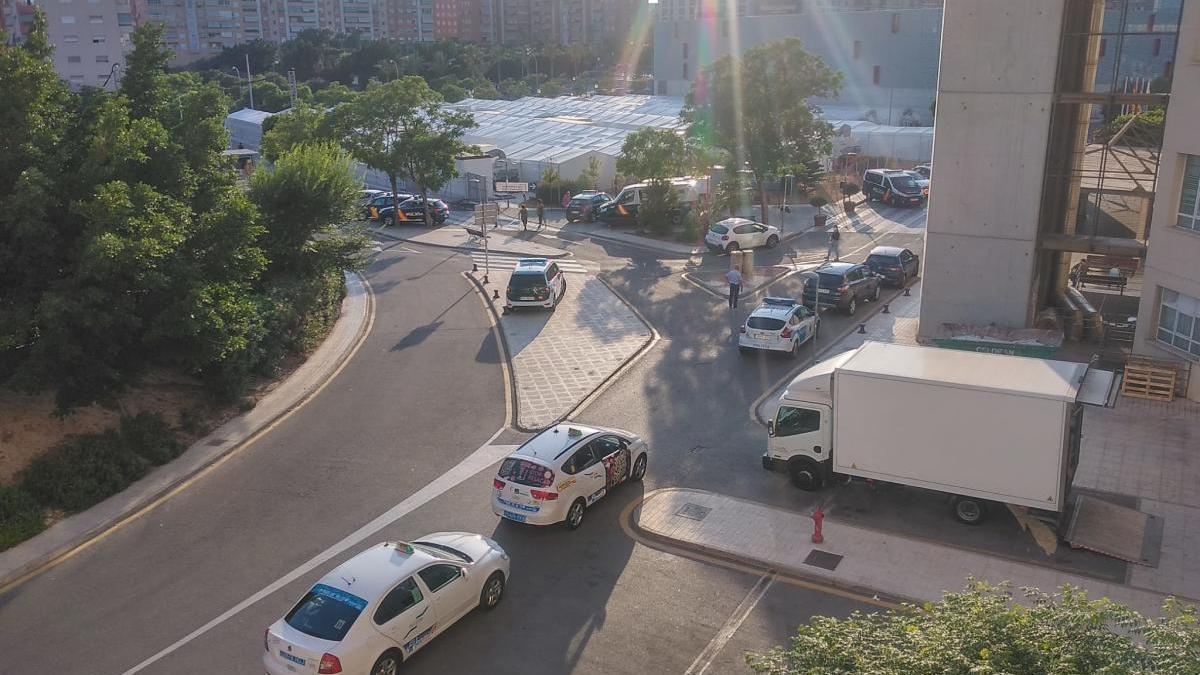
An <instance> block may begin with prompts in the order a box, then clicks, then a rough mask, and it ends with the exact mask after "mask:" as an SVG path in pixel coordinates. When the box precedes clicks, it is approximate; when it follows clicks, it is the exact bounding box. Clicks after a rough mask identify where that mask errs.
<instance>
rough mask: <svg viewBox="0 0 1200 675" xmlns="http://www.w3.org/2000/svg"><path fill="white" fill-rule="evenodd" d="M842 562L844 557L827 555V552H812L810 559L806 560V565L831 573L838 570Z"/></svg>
mask: <svg viewBox="0 0 1200 675" xmlns="http://www.w3.org/2000/svg"><path fill="white" fill-rule="evenodd" d="M840 562H842V556H840V555H838V554H836V553H826V552H825V551H816V550H814V551H811V552H810V553H809V554H808V557H807V558H805V559H804V564H805V565H812V566H813V567H820V568H821V569H823V570H829V571H830V572H832V571H834V570H835V569H837V566H838V563H840Z"/></svg>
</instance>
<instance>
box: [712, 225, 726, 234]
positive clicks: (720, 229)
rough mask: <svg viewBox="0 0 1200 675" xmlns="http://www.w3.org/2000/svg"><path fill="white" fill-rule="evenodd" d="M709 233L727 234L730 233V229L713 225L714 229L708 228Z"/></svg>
mask: <svg viewBox="0 0 1200 675" xmlns="http://www.w3.org/2000/svg"><path fill="white" fill-rule="evenodd" d="M708 231H709V232H716V233H717V234H725V233H727V232H729V228H728V227H725V226H724V225H713V226H712V227H710V228H708Z"/></svg>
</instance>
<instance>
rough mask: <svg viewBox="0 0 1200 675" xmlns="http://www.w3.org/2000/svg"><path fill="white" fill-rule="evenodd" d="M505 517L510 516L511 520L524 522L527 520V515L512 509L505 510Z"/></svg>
mask: <svg viewBox="0 0 1200 675" xmlns="http://www.w3.org/2000/svg"><path fill="white" fill-rule="evenodd" d="M504 517H505V518H508V519H509V520H512V521H515V522H518V523H523V522H525V516H524V515H522V514H520V513H513V512H512V511H505V512H504Z"/></svg>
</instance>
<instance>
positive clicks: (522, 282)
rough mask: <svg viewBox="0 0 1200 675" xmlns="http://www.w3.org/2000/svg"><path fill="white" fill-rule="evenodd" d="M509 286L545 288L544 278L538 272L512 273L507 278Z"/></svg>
mask: <svg viewBox="0 0 1200 675" xmlns="http://www.w3.org/2000/svg"><path fill="white" fill-rule="evenodd" d="M508 287H509V288H519V289H527V288H530V289H532V288H545V287H546V278H545V277H543V276H542V275H540V274H514V275H512V277H511V278H510V279H509V280H508Z"/></svg>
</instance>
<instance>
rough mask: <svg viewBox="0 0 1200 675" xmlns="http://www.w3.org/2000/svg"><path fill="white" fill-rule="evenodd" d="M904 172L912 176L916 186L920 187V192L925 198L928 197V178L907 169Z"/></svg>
mask: <svg viewBox="0 0 1200 675" xmlns="http://www.w3.org/2000/svg"><path fill="white" fill-rule="evenodd" d="M906 173H908V175H910V176H912V178H913V180H915V181H916V182H917V187H919V188H921V194H922V195H925V198H926V199H929V179H928V178H925V177H924V176H922V175H921V174H919V173H917V172H916V171H908V172H906Z"/></svg>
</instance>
